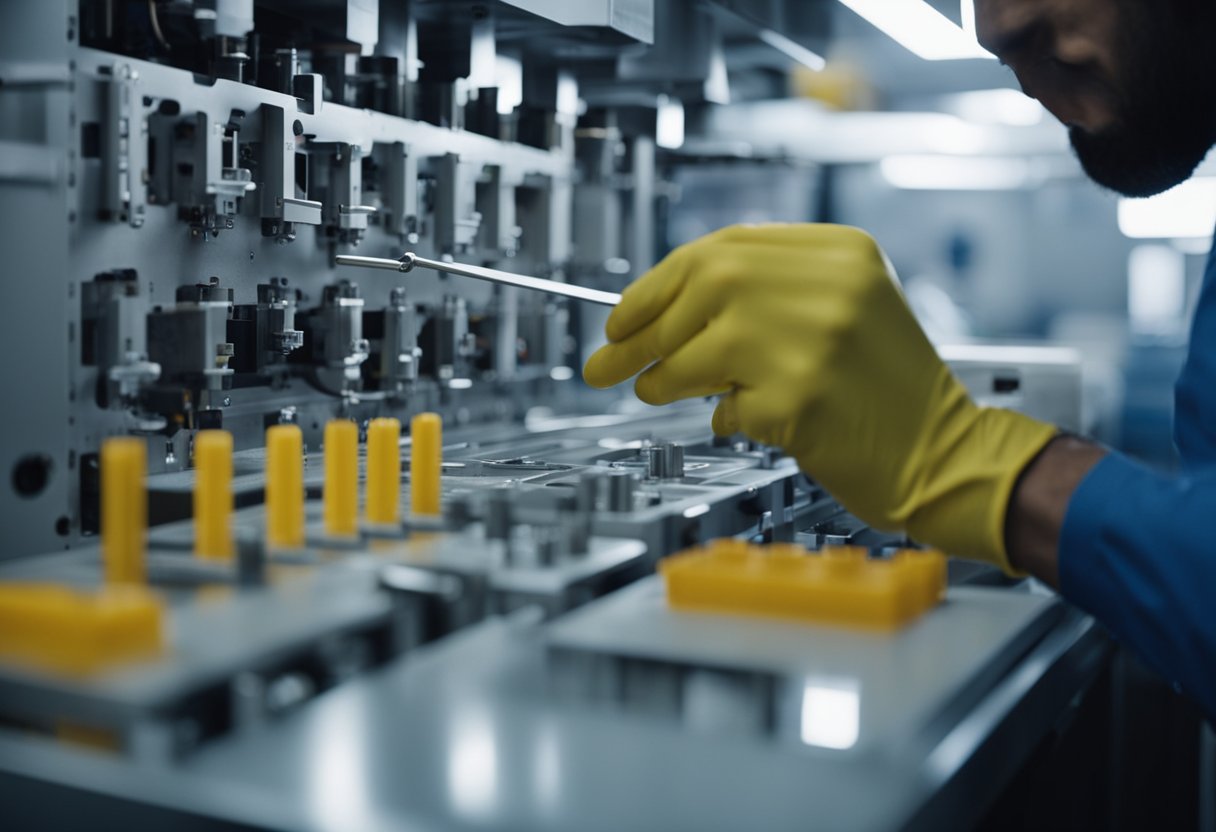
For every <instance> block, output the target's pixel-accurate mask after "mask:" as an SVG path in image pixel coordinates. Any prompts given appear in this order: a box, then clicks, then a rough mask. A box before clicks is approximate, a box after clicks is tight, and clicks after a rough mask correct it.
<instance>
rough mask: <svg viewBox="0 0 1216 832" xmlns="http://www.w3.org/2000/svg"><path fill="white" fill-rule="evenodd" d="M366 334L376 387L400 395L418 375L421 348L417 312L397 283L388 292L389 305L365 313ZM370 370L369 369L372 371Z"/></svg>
mask: <svg viewBox="0 0 1216 832" xmlns="http://www.w3.org/2000/svg"><path fill="white" fill-rule="evenodd" d="M363 322H364V329H365V334H367V335H368V336H369V338H368V340H369V342H370V343H371V351H372V360H371V361H369V362H367V363H366V364H364V371H365V373H366V374H367V375H369V376H370V378H371V381H372V382H373V383H374V385H375V387H376V389H379V390H382V391H384V392H385V393H387V394H388V395H389V396H391V397H395V398H400V397H403V396H405V394H406V393H407V392H408V391H409V390H410V389H411V388H412V387H413V385H414V382H415V381H417V379H418V366H419V363H420V362H421V360H422V350H421V349H419V347H418V316H417V313H416V312H415V310H414V307H413V306H411V305H410V304H409V303H407V301H406V292H405V290H404V289H402V288H400V287H397V288H394V289H393V290H392V291H391V292H389V303H388V306H386V307H384V309H383V310H382V311H381V312H379V313H369V314H366V315H364V316H363ZM369 370H370V372H367V371H369Z"/></svg>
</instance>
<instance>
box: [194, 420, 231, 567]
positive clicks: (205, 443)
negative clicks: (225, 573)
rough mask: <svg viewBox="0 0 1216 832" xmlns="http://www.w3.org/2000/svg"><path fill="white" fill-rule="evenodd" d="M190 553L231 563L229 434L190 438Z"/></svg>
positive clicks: (207, 432)
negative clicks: (192, 451)
mask: <svg viewBox="0 0 1216 832" xmlns="http://www.w3.org/2000/svg"><path fill="white" fill-rule="evenodd" d="M194 472H195V473H194V554H195V555H196V556H198V557H200V558H206V559H208V560H219V561H231V560H232V557H233V546H232V503H233V500H232V434H231V433H228V432H227V431H222V430H202V431H199V432H198V435H197V436H195V437H194Z"/></svg>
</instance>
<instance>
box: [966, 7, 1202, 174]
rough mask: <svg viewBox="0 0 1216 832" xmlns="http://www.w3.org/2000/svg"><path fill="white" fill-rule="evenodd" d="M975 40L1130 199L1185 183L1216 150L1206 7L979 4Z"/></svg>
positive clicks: (1090, 168)
mask: <svg viewBox="0 0 1216 832" xmlns="http://www.w3.org/2000/svg"><path fill="white" fill-rule="evenodd" d="M975 13H976V31H977V34H978V35H979V39H980V43H982V44H983V45H984V46H985V47H986V48H987V49H988V50H989V51H991V52H992V53H994V54H995V55H996V56H997V57H998V58H1000V59H1001V61H1002V62H1003V63H1005V64H1007V65H1008V66H1009V67H1010V68H1012V69H1013V71H1014V73H1015V74H1016V75H1017V77H1018V80H1019V81H1020V82H1021V84H1022V89H1023V90H1025V92H1026V94H1027V95H1029V96H1031V97H1033V98H1037V99H1039V101H1041V102H1042V104H1043V106H1044V107H1046V108H1047V109H1048V110H1050V111H1051V112H1052V114H1053V115H1055V116H1056V118H1058V119H1059V120H1060V121H1062V122H1063V123H1064V124H1065V125H1066V126H1067V127H1068V128H1069V136H1070V138H1071V139H1072V145H1073V148H1074V149H1075V150H1076V152H1077V157H1078V158H1079V159H1080V160H1081V165H1082V167H1084V168H1085V172H1086V173H1087V174H1089V176H1090V178H1092V179H1093V180H1094V181H1096V182H1098V183H1099V184H1100V185H1103V186H1105V187H1108V188H1111V189H1112V190H1115V191H1118V192H1119V193H1122V194H1126V195H1128V196H1149V195H1152V194H1155V193H1160V192H1161V191H1164V190H1167V189H1169V188H1172V187H1173V186H1174V185H1177V184H1178V183H1179V182H1182V181H1184V180H1185V179H1187V178H1188V177H1189V176H1190V175H1191V174H1192V173H1193V172H1194V170H1195V168H1196V167H1197V166H1198V164H1199V163H1200V162H1201V161H1203V158H1204V156H1206V155H1207V152H1208V150H1209V149H1210V148H1211V147H1212V145H1213V144H1214V143H1216V2H1213V0H975Z"/></svg>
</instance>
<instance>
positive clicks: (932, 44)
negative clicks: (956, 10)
mask: <svg viewBox="0 0 1216 832" xmlns="http://www.w3.org/2000/svg"><path fill="white" fill-rule="evenodd" d="M840 2H841V3H843V4H844V5H846V6H848V7H849V8H850V9H852V10H853V11H855V12H857V14H859V15H861V16H862V17H864V18H865V19H866V20H868V21H869V22H870V23H872V24H873V25H874V26H875V27H876V28H878V29H879V30H881V31H883V32H885V33H886V34H887V35H888V36H889V37H891V38H892V39H893V40H895V41H896V42H898V43H899V44H900V45H901V46H903V47H904V48H906V49H908V50H909V51H911V52H913V53H915V54H916V55H919V56H920V57H922V58H924V59H925V60H927V61H950V60H959V59H962V58H992V57H993V55H992V54H991V53H990V52H987V51H986V50H985V49H984V48H983V47H982V46H980V45H979V43H978V42H976V40H975V36H974V35H973V34H968V33H967V32H966V31H965V30H964V29H963V28H962V27H961V26H958V25H956V24H955V23H954V22H953V21H951V20H950V18H948V17H946V16H945V15H944V14H942V13H941V12H939V11H938V10H937V9H935V8H933V7H932V6H930V5H929V4H928V3H926V2H924V0H840Z"/></svg>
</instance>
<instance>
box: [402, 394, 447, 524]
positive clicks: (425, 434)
mask: <svg viewBox="0 0 1216 832" xmlns="http://www.w3.org/2000/svg"><path fill="white" fill-rule="evenodd" d="M410 437H411V439H412V441H411V450H410V511H411V512H412V513H414V514H422V515H432V516H433V515H438V514H440V513H441V509H440V505H439V503H440V500H439V493H440V492H439V475H440V473H441V472H442V471H443V420H442V419H440V418H439V414H438V413H419V414H418V415H417V416H415V417H414V418H413V419H412V420H411V421H410Z"/></svg>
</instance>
